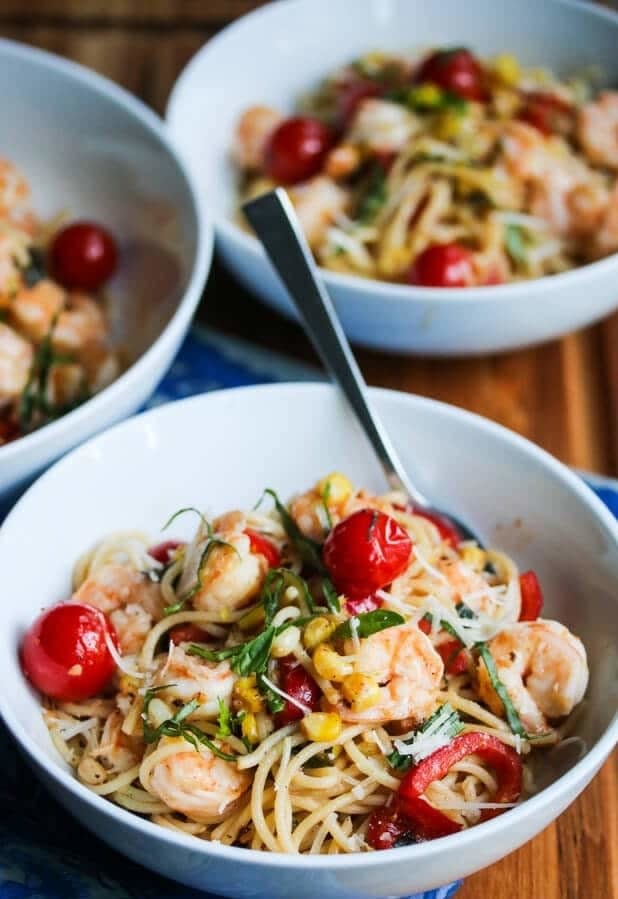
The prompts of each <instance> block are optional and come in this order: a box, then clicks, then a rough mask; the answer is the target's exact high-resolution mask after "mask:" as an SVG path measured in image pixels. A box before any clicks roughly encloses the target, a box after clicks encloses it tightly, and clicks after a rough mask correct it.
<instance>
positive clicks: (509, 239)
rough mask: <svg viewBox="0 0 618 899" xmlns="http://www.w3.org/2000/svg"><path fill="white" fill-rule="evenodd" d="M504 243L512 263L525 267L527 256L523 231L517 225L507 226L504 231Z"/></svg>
mask: <svg viewBox="0 0 618 899" xmlns="http://www.w3.org/2000/svg"><path fill="white" fill-rule="evenodd" d="M504 243H505V245H506V251H507V253H508V254H509V256H510V257H511V260H512V261H513V263H514V264H515V265H519V266H524V267H525V266H526V265H527V263H528V256H527V253H526V242H525V240H524V232H523V229H522V228H521V227H520V226H519V225H507V226H506V228H505V229H504Z"/></svg>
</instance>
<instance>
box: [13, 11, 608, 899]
mask: <svg viewBox="0 0 618 899" xmlns="http://www.w3.org/2000/svg"><path fill="white" fill-rule="evenodd" d="M258 5H260V4H259V3H256V2H254V0H0V35H2V36H3V37H10V38H14V39H16V40H20V41H25V42H27V43H30V44H34V45H36V46H39V47H43V48H45V49H48V50H52V51H54V52H56V53H60V54H63V55H65V56H67V57H70V58H72V59H75V60H77V61H79V62H81V63H83V64H84V65H87V66H90V67H92V68H93V69H96V70H97V71H99V72H101V73H102V74H104V75H107V76H108V77H110V78H112V79H114V80H115V81H117V82H119V83H120V84H122V85H124V86H125V87H126V88H128V89H129V90H131V91H133V92H134V93H136V94H137V95H139V96H140V97H142V99H144V100H145V101H146V102H147V103H149V104H150V105H151V106H153V107H154V109H155V110H156V111H157V112H159V113H162V112H163V109H164V106H165V101H166V99H167V96H168V94H169V92H170V90H171V87H172V84H173V82H174V80H175V78H176V77H177V75H178V73H179V72H180V70H181V69H182V67H183V66H184V65H185V63H186V62H187V61H188V60H189V58H190V57H191V56H192V55H193V53H195V52H196V50H198V49H199V47H200V46H201V45H202V44H203V43H204V42H205V41H206V40H207V39H208V38H209V36H210V35H212V34H213V33H214V32H215V31H217V30H218V29H219V28H221V27H223V26H224V25H225V23H226V22H227V21H230V20H231V19H233V18H235V17H236V16H239V15H242V14H243V13H245V12H247V11H249V10H250V9H251V8H253V7H255V6H258ZM0 149H1V144H0ZM616 291H617V293H618V283H617V285H616ZM582 302H585V297H582ZM199 316H200V319H201V320H202V321H204V322H205V323H206V324H211V325H215V326H216V327H218V328H220V329H222V330H224V331H229V332H230V333H233V334H237V335H240V336H244V337H246V338H249V339H251V340H254V341H257V342H259V343H260V344H262V345H263V346H267V347H272V348H273V349H277V350H279V351H285V352H287V353H289V354H290V355H292V356H295V357H296V358H302V359H313V358H314V357H313V354H312V351H311V349H310V347H309V345H308V343H307V341H306V339H305V338H304V336H303V335H302V333H301V332H300V330H299V329H298V328H297V327H296V326H294V325H291V324H289V323H288V322H285V321H284V320H283V319H281V318H279V317H278V316H276V315H275V314H274V313H272V312H270V311H268V310H266V309H265V308H263V307H262V306H260V305H258V304H257V302H256V301H255V300H254V299H252V298H251V297H250V296H249V295H248V294H247V293H245V292H244V291H243V290H242V289H241V288H240V287H238V286H237V285H236V283H235V282H234V281H233V280H232V279H231V278H230V277H229V276H228V275H226V274H225V272H223V271H222V270H221V269H220V268H219V267H218V266H217V265H215V268H214V271H213V274H212V276H211V279H210V281H209V284H208V287H207V290H206V292H205V295H204V299H203V302H202V305H201V308H200V312H199ZM358 357H359V361H360V363H361V365H362V368H363V371H364V373H365V376H366V378H367V380H368V381H369V382H370V383H372V384H378V385H383V386H387V387H393V388H397V389H400V390H406V391H411V392H415V393H420V394H423V395H426V396H431V397H436V398H438V399H441V400H446V401H448V402H450V403H454V404H456V405H458V406H462V407H464V408H466V409H470V410H472V411H474V412H478V413H480V414H482V415H486V416H488V417H489V418H491V419H494V420H495V421H497V422H500V423H501V424H504V425H506V426H507V427H510V428H512V429H513V430H515V431H518V432H519V433H521V434H523V435H525V436H526V437H529V438H530V439H531V440H534V441H535V442H537V443H538V444H540V445H541V446H543V447H544V448H545V449H547V450H549V451H550V452H552V453H554V454H555V455H556V456H558V457H559V458H560V459H562V460H563V461H564V462H566V463H568V464H570V465H575V466H577V467H579V468H583V469H589V470H590V471H597V472H602V473H607V474H613V475H618V315H617V316H614V317H613V318H612V319H610V320H609V321H606V322H604V323H603V324H600V325H597V326H594V327H592V328H589V329H587V330H585V331H581V332H579V333H577V334H572V335H569V336H568V337H566V338H564V339H563V340H561V341H555V342H552V343H548V344H545V345H544V346H541V347H538V348H534V349H530V350H524V351H521V352H517V353H509V354H505V355H502V356H488V357H485V358H476V359H467V360H428V359H422V360H419V359H406V358H403V357H398V356H385V355H382V354H380V353H375V352H368V351H359V353H358ZM617 761H618V760H617V758H616V756H614V758H613V759H612V760H610V761H609V762H608V763H607V764H606V765H605V767H604V768H603V770H602V771H601V773H600V774H599V775H598V776H597V777H596V778H595V780H594V782H593V783H592V784H591V786H590V787H589V788H588V789H587V790H586V791H585V793H584V795H583V796H582V797H580V799H579V800H578V801H577V802H576V803H575V804H574V805H573V806H572V807H571V808H570V809H569V810H568V811H567V812H566V813H565V814H564V815H562V817H561V818H560V820H559V821H558V822H557V823H556V824H553V825H551V826H550V827H548V828H547V829H546V830H545V831H544V832H543V833H542V834H541V835H540V836H538V837H537V838H536V839H535V840H533V841H532V842H531V843H529V844H527V845H526V846H524V847H523V848H522V849H520V850H519V851H517V852H515V853H513V854H512V855H511V856H509V857H508V858H506V859H504V860H503V861H502V862H500V863H499V864H496V865H494V866H493V867H492V868H489V869H487V870H485V871H483V872H481V873H479V874H477V875H475V876H473V877H470V878H469V879H468V880H467V881H466V883H465V884H464V886H463V887H462V889H461V891H460V893H459V894H458V896H459V897H460V899H618V800H617V797H618V764H617Z"/></svg>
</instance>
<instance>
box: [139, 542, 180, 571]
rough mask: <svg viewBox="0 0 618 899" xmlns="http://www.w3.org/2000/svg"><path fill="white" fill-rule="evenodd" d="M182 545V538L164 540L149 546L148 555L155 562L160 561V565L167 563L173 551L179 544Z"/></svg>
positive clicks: (170, 559)
mask: <svg viewBox="0 0 618 899" xmlns="http://www.w3.org/2000/svg"><path fill="white" fill-rule="evenodd" d="M184 545H185V544H184V541H182V540H164V541H163V543H157V545H156V546H151V547H150V549H149V550H148V555H149V556H152V558H153V559H155V560H156V561H157V562H160V563H161V565H169V563H170V562H171V561H172V557H173V555H174V553H175V551H176V550H177V549H178V547H179V546H184Z"/></svg>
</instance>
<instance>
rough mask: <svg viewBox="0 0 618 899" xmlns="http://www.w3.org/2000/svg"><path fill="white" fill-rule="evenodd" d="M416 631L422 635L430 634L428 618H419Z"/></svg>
mask: <svg viewBox="0 0 618 899" xmlns="http://www.w3.org/2000/svg"><path fill="white" fill-rule="evenodd" d="M418 629H419V630H420V631H422V632H423V633H424V634H430V633H431V621H430V620H429V618H424V617H423V618H421V620H420V621H419V623H418Z"/></svg>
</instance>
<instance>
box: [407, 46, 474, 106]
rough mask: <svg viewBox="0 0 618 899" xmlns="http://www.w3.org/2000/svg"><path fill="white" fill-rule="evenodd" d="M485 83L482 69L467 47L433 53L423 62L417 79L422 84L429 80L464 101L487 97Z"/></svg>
mask: <svg viewBox="0 0 618 899" xmlns="http://www.w3.org/2000/svg"><path fill="white" fill-rule="evenodd" d="M483 80H484V72H483V66H482V65H481V63H480V61H479V60H478V59H477V58H476V56H474V55H473V54H472V53H470V51H469V50H466V49H465V47H457V48H455V49H452V50H438V51H437V52H436V53H432V54H431V55H430V56H428V57H427V59H425V60H424V61H423V63H422V64H421V67H420V69H419V70H418V72H417V73H416V78H415V81H416V82H417V83H419V84H420V83H422V82H427V81H428V82H430V83H431V84H436V85H437V86H438V87H441V88H442V89H443V90H445V91H449V92H450V93H452V94H457V95H458V96H459V97H463V98H464V99H465V100H478V101H483V100H484V99H485V96H486V95H485V89H484V86H483Z"/></svg>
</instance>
